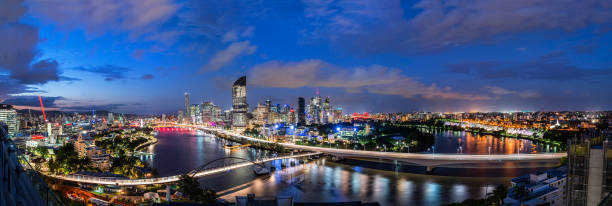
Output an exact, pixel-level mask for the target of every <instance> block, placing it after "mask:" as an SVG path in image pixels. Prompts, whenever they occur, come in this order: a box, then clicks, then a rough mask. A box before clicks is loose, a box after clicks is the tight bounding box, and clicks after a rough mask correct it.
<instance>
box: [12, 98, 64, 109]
mask: <svg viewBox="0 0 612 206" xmlns="http://www.w3.org/2000/svg"><path fill="white" fill-rule="evenodd" d="M41 99H42V102H43V105H44V106H45V107H58V104H57V103H56V101H58V100H65V99H66V98H64V97H60V96H57V97H44V96H43V97H41ZM2 103H3V104H10V105H14V106H29V107H40V101H39V100H38V96H12V97H9V98H7V99H6V100H4V102H2Z"/></svg>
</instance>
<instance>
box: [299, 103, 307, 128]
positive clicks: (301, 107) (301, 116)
mask: <svg viewBox="0 0 612 206" xmlns="http://www.w3.org/2000/svg"><path fill="white" fill-rule="evenodd" d="M305 107H306V101H305V100H304V97H298V110H297V124H298V126H302V125H306V117H305V116H304V115H306V108H305Z"/></svg>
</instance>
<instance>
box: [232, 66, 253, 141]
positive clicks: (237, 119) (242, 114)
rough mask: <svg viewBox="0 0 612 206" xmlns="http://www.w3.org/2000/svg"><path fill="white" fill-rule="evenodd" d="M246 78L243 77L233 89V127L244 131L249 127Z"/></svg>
mask: <svg viewBox="0 0 612 206" xmlns="http://www.w3.org/2000/svg"><path fill="white" fill-rule="evenodd" d="M246 97H247V90H246V76H242V77H240V78H238V80H236V82H234V86H233V87H232V127H233V128H234V129H244V127H246V125H247V115H246V114H247V112H248V111H249V104H247V98H246Z"/></svg>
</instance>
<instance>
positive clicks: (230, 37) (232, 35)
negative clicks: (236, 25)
mask: <svg viewBox="0 0 612 206" xmlns="http://www.w3.org/2000/svg"><path fill="white" fill-rule="evenodd" d="M236 40H238V34H236V31H234V30H232V31H228V32H227V33H225V34H224V35H223V37H222V38H221V41H223V42H231V41H236Z"/></svg>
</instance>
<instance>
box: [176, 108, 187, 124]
mask: <svg viewBox="0 0 612 206" xmlns="http://www.w3.org/2000/svg"><path fill="white" fill-rule="evenodd" d="M184 119H185V116H184V115H183V110H180V109H179V111H178V117H177V120H176V121H177V122H178V123H182V122H183V120H184Z"/></svg>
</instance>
